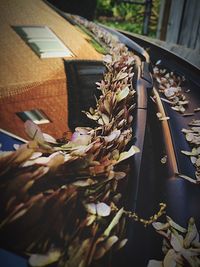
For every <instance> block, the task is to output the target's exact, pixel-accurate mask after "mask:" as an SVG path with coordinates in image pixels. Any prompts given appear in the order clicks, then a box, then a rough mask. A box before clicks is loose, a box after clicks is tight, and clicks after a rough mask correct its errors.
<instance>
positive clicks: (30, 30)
mask: <svg viewBox="0 0 200 267" xmlns="http://www.w3.org/2000/svg"><path fill="white" fill-rule="evenodd" d="M13 29H14V30H15V31H16V32H17V33H18V34H19V36H20V37H21V38H22V39H23V40H24V41H25V42H26V43H27V44H28V45H29V46H30V47H31V48H32V50H33V51H34V52H35V53H36V54H37V55H38V56H39V57H40V58H57V57H73V56H74V55H73V53H72V52H71V51H70V49H69V48H68V47H66V45H64V43H63V42H62V41H61V40H60V39H59V38H58V37H57V36H56V35H55V34H54V33H53V32H52V31H51V30H50V29H49V28H48V27H47V26H13Z"/></svg>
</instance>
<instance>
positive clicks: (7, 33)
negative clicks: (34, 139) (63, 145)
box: [0, 0, 102, 138]
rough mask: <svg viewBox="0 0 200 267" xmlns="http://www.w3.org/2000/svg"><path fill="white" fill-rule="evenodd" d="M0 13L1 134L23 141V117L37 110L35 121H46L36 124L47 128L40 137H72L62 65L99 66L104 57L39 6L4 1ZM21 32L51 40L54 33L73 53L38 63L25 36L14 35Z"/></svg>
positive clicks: (38, 2)
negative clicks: (39, 31)
mask: <svg viewBox="0 0 200 267" xmlns="http://www.w3.org/2000/svg"><path fill="white" fill-rule="evenodd" d="M0 13H1V14H0V34H1V38H0V60H1V64H0V128H2V129H4V130H6V131H9V132H12V133H13V134H16V135H18V136H20V137H22V138H27V136H26V134H25V132H24V122H23V120H22V119H23V115H24V114H23V112H24V111H26V115H27V113H30V111H31V113H32V111H35V110H38V111H39V112H40V114H39V115H41V114H43V115H45V118H41V120H43V121H40V122H39V123H40V124H41V122H45V123H44V124H41V125H40V127H41V129H42V131H43V132H46V133H48V134H51V135H53V136H54V137H56V138H57V137H60V136H62V134H63V133H64V132H68V131H70V129H69V127H68V93H67V91H68V88H67V79H68V77H67V75H66V72H65V67H64V60H63V59H70V60H77V59H78V60H91V59H93V60H100V59H101V57H102V55H101V54H100V53H98V52H97V51H96V50H95V49H94V48H93V47H92V46H91V45H90V43H89V42H88V36H86V35H85V34H83V33H81V32H80V30H78V29H77V28H76V27H75V26H73V25H71V24H70V23H69V22H68V21H66V20H65V19H64V18H63V17H61V16H60V15H59V14H57V13H56V11H54V10H53V9H52V8H51V7H50V6H48V5H47V4H46V3H44V2H43V1H41V0H35V1H24V0H2V1H1V3H0ZM24 26H25V28H26V27H33V26H34V27H36V28H37V27H38V26H39V27H41V26H42V27H43V28H44V27H48V28H47V29H48V30H51V33H50V34H52V32H53V34H55V35H56V37H57V38H59V40H60V41H61V42H62V43H63V44H62V45H64V46H65V47H66V49H67V50H70V51H71V54H70V56H67V57H65V56H64V57H63V56H61V57H58V58H57V57H56V55H55V54H54V55H53V56H54V57H53V58H41V57H40V56H38V54H37V53H35V51H34V49H35V48H34V46H32V48H31V47H30V46H29V45H28V41H27V40H24V36H23V34H22V35H21V36H20V35H19V34H18V31H17V29H18V30H19V29H20V30H21V27H24ZM26 29H27V28H26ZM31 34H32V32H31ZM26 37H27V36H26ZM40 37H42V38H43V36H40ZM25 39H26V38H25ZM37 41H38V40H36V41H35V40H34V42H36V43H37ZM39 41H40V40H39ZM31 42H32V41H31ZM74 109H76V103H74ZM20 112H22V114H21V118H20V117H19V113H20ZM31 113H30V114H31ZM37 113H38V112H37ZM35 115H37V114H36V113H35V114H32V115H30V116H35ZM46 119H47V120H48V121H49V123H46V122H47V120H46Z"/></svg>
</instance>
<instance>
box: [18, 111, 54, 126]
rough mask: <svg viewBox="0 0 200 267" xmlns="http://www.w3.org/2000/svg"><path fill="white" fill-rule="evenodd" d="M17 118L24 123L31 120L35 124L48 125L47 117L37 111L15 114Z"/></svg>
mask: <svg viewBox="0 0 200 267" xmlns="http://www.w3.org/2000/svg"><path fill="white" fill-rule="evenodd" d="M17 116H18V117H19V118H20V119H21V120H23V121H24V122H25V121H27V120H31V121H32V122H34V123H35V124H45V123H50V120H49V119H48V117H47V116H46V115H45V114H44V112H42V111H41V110H39V109H32V110H27V111H22V112H17Z"/></svg>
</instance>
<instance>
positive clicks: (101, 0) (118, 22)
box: [96, 0, 160, 36]
mask: <svg viewBox="0 0 200 267" xmlns="http://www.w3.org/2000/svg"><path fill="white" fill-rule="evenodd" d="M141 2H143V1H141ZM159 7H160V0H153V3H152V12H151V18H150V25H149V29H150V31H149V35H150V36H155V34H156V29H157V23H158V13H159ZM144 15H145V8H144V5H136V4H131V3H125V2H123V1H113V0H98V1H97V10H96V19H97V21H99V22H101V23H103V24H106V25H107V26H111V27H114V28H117V29H122V30H126V31H130V32H134V33H138V34H141V33H142V25H143V20H144Z"/></svg>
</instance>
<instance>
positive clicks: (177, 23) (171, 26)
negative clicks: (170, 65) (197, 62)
mask: <svg viewBox="0 0 200 267" xmlns="http://www.w3.org/2000/svg"><path fill="white" fill-rule="evenodd" d="M170 2H171V5H170V14H169V18H168V21H166V12H168V8H169V3H170ZM166 3H167V4H168V5H167V6H166ZM163 7H164V11H163ZM158 25H159V27H158V31H157V38H160V39H161V40H166V41H167V42H168V43H174V44H180V45H184V46H186V47H188V48H191V49H197V50H199V49H200V1H199V0H161V10H160V17H159V23H158ZM163 36H166V38H163Z"/></svg>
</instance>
